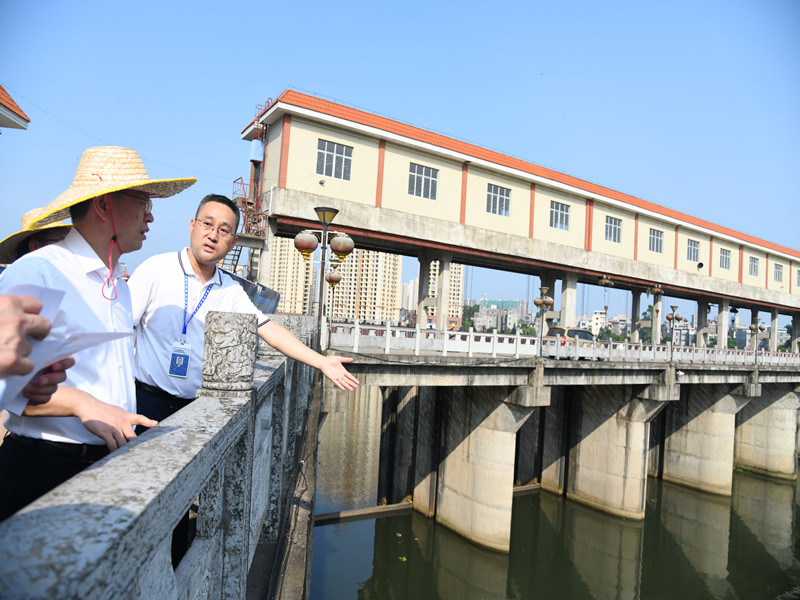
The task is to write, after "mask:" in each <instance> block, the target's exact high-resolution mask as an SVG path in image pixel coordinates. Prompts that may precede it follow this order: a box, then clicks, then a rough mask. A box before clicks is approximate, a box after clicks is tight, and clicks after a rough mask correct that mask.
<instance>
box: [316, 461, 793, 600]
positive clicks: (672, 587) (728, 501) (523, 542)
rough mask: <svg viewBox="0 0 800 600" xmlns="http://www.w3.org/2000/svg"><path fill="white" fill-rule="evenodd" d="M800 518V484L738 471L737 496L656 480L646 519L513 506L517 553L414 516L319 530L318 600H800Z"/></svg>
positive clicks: (572, 507) (567, 506)
mask: <svg viewBox="0 0 800 600" xmlns="http://www.w3.org/2000/svg"><path fill="white" fill-rule="evenodd" d="M796 513H797V505H796V487H795V485H794V484H786V483H782V482H778V481H774V480H769V479H767V478H762V477H759V476H756V475H749V474H736V476H735V477H734V495H733V498H723V497H718V496H713V495H708V494H701V493H697V492H693V491H691V490H688V489H686V488H683V487H680V486H677V485H674V484H669V483H661V482H658V481H655V480H651V481H650V482H649V486H648V508H647V515H646V518H645V521H644V523H635V522H632V521H627V520H624V519H619V518H617V517H613V516H608V515H605V514H602V513H600V512H597V511H595V510H593V509H591V508H587V507H585V506H582V505H580V504H577V503H574V502H569V501H566V500H564V499H562V498H559V497H556V496H553V495H551V494H547V493H536V494H532V495H529V496H522V497H519V498H516V499H515V501H514V512H513V519H512V527H513V533H512V538H511V552H510V553H509V554H508V555H505V554H500V553H496V552H492V551H489V550H484V549H482V548H479V547H477V546H475V545H473V544H471V543H469V542H467V541H465V540H464V539H463V538H461V537H460V536H458V535H456V534H454V533H452V532H451V531H449V530H447V529H445V528H443V527H440V526H438V525H436V524H435V523H434V522H433V521H432V520H430V519H426V518H424V517H422V516H420V515H418V514H416V513H414V514H412V515H409V516H401V517H391V518H383V519H376V520H370V521H362V522H358V523H346V524H340V525H336V526H327V527H318V528H317V529H316V530H315V542H314V565H313V569H312V589H311V597H312V598H313V599H323V598H325V599H328V598H355V597H358V598H363V599H412V598H414V599H428V598H430V599H440V598H441V599H444V600H448V599H450V598H464V599H471V598H476V599H477V598H520V599H522V598H525V599H527V598H547V599H552V598H569V599H584V598H585V599H594V600H599V599H607V598H614V599H662V598H663V599H665V600H666V599H673V598H697V599H704V598H725V599H734V600H738V599H741V600H745V599H746V600H759V599H762V598H763V599H765V600H766V599H774V598H780V599H781V600H789V599H798V598H800V563H798V550H800V548H798V541H797V540H798V532H797V531H796V524H797V519H796ZM347 573H350V575H348V574H347ZM353 573H358V574H359V575H358V576H355V577H354V576H353V575H352V574H353Z"/></svg>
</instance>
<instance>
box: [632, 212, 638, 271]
mask: <svg viewBox="0 0 800 600" xmlns="http://www.w3.org/2000/svg"><path fill="white" fill-rule="evenodd" d="M638 259H639V215H638V214H637V215H636V219H635V220H634V222H633V260H638Z"/></svg>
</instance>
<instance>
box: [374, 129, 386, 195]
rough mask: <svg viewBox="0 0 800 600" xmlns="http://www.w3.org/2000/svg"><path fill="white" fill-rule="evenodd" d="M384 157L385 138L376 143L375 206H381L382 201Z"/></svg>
mask: <svg viewBox="0 0 800 600" xmlns="http://www.w3.org/2000/svg"><path fill="white" fill-rule="evenodd" d="M385 158H386V140H381V142H380V144H379V145H378V184H377V187H376V189H375V206H377V207H378V208H380V207H381V202H382V201H383V161H384V159H385Z"/></svg>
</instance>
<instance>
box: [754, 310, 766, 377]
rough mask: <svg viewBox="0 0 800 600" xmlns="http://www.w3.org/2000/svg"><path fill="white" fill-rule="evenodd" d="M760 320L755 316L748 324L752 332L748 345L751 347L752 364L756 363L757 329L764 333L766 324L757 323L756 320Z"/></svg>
mask: <svg viewBox="0 0 800 600" xmlns="http://www.w3.org/2000/svg"><path fill="white" fill-rule="evenodd" d="M760 320H761V319H759V318H758V317H756V318H755V319H753V322H752V323H751V324H750V332H751V333H752V334H753V337H752V338H751V342H750V345H751V346H752V347H753V364H754V365H757V364H758V337H759V331H760V332H761V333H764V332H765V331H766V330H767V326H766V325H764V324H763V323H761V324H760V325H759V323H758V322H759V321H760Z"/></svg>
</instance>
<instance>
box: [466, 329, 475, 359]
mask: <svg viewBox="0 0 800 600" xmlns="http://www.w3.org/2000/svg"><path fill="white" fill-rule="evenodd" d="M473 333H474V329H473V328H472V327H470V328H469V333H468V334H467V335H468V336H469V337H468V338H467V356H469V357H470V358H472V339H473V338H474V337H475V336H474V335H473Z"/></svg>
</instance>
